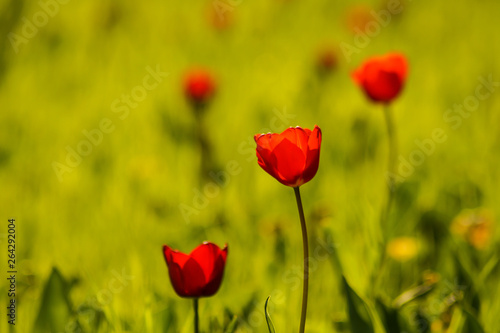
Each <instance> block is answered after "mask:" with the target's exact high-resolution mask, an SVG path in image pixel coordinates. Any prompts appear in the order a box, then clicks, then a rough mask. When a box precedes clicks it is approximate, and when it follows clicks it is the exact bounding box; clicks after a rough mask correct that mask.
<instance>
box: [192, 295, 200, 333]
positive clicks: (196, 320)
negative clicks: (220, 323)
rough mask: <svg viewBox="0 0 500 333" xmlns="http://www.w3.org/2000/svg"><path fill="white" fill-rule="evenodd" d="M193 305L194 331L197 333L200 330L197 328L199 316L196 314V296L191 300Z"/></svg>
mask: <svg viewBox="0 0 500 333" xmlns="http://www.w3.org/2000/svg"><path fill="white" fill-rule="evenodd" d="M193 307H194V333H198V332H199V331H200V329H199V322H200V318H199V316H198V298H195V299H194V300H193Z"/></svg>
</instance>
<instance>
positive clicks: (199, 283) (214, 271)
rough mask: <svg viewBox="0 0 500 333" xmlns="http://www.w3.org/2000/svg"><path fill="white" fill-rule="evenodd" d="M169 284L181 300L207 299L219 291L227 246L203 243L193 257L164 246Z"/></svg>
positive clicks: (192, 254) (191, 254) (192, 253)
mask: <svg viewBox="0 0 500 333" xmlns="http://www.w3.org/2000/svg"><path fill="white" fill-rule="evenodd" d="M163 255H164V256H165V261H166V262H167V266H168V273H169V275H170V281H171V282H172V285H173V286H174V290H175V292H176V293H177V294H178V295H179V296H181V297H196V298H198V297H208V296H212V295H213V294H215V293H216V292H217V290H219V287H220V284H221V282H222V276H223V275H224V266H225V265H226V257H227V245H226V246H225V247H224V249H222V250H221V249H220V248H219V247H218V246H217V245H215V244H213V243H209V242H204V243H203V244H201V245H200V246H198V247H197V248H195V249H194V250H193V251H192V252H191V253H190V254H184V253H181V252H179V251H177V250H172V249H171V248H170V247H168V246H167V245H163Z"/></svg>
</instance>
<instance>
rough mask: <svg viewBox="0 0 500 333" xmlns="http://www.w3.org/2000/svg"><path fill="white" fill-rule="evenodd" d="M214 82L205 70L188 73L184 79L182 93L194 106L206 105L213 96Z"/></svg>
mask: <svg viewBox="0 0 500 333" xmlns="http://www.w3.org/2000/svg"><path fill="white" fill-rule="evenodd" d="M215 88H216V84H215V80H214V78H213V77H212V74H211V73H210V72H209V71H207V70H205V69H196V70H192V71H190V72H189V73H188V74H187V75H186V77H185V79H184V92H185V94H186V97H187V98H188V100H189V101H190V102H191V103H193V104H194V105H196V106H199V105H203V104H205V103H207V102H208V101H209V100H210V99H211V98H212V97H213V95H214V94H215Z"/></svg>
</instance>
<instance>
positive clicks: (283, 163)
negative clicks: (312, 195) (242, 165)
mask: <svg viewBox="0 0 500 333" xmlns="http://www.w3.org/2000/svg"><path fill="white" fill-rule="evenodd" d="M254 139H255V142H256V143H257V158H258V163H259V165H260V166H261V168H262V169H264V170H265V171H266V172H267V173H268V174H270V175H271V176H273V177H274V178H276V179H277V180H278V181H279V182H280V183H282V184H283V185H286V186H291V187H298V186H300V185H303V184H305V183H307V182H308V181H310V180H311V179H312V178H313V177H314V176H315V175H316V172H317V171H318V166H319V150H320V146H321V129H320V128H319V127H318V126H314V130H312V131H311V130H310V129H307V128H306V129H303V128H301V127H299V126H297V127H295V128H294V127H290V128H288V129H286V130H285V131H283V132H282V133H281V134H277V133H268V134H256V135H255V136H254Z"/></svg>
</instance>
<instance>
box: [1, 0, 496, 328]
mask: <svg viewBox="0 0 500 333" xmlns="http://www.w3.org/2000/svg"><path fill="white" fill-rule="evenodd" d="M47 3H51V4H52V5H51V7H50V6H49V7H46V5H44V4H47ZM54 4H56V5H54ZM400 6H401V8H402V11H401V12H400V13H399V14H395V15H391V16H390V18H391V21H390V22H389V23H388V24H387V25H386V26H381V25H380V24H379V28H380V31H379V32H378V33H374V34H372V35H373V36H372V37H370V36H368V37H367V38H368V42H367V43H365V44H366V45H365V44H363V45H362V46H363V47H359V46H360V45H359V44H356V40H355V38H358V42H359V30H356V29H361V30H362V29H363V27H365V24H366V23H367V22H373V20H374V17H373V14H372V13H371V12H370V11H372V10H374V11H375V12H380V11H381V10H386V9H387V3H383V2H380V1H368V2H362V1H360V2H354V1H350V2H343V3H342V2H334V1H326V0H324V1H297V0H290V1H284V0H283V1H279V0H273V1H269V0H256V1H249V0H241V1H229V0H227V1H224V0H216V1H215V2H212V1H188V2H185V3H184V2H183V1H158V0H151V1H146V2H138V1H128V0H122V1H118V0H115V1H113V0H104V1H66V3H64V4H63V3H60V2H55V1H50V0H42V1H41V2H37V1H21V0H10V1H9V0H2V1H0V13H1V15H0V16H1V20H0V31H1V35H2V39H1V40H0V101H1V105H2V107H1V110H2V111H1V112H0V184H1V186H2V190H1V191H0V203H1V205H0V207H1V208H2V210H1V213H2V218H3V219H4V223H3V224H2V227H1V228H0V240H1V244H2V245H1V249H2V251H1V253H2V259H1V260H0V262H1V267H2V276H4V275H3V274H4V271H5V272H6V271H7V268H6V264H7V259H8V258H7V254H8V253H7V245H6V240H7V238H6V234H7V219H8V218H15V219H16V231H17V238H16V255H17V269H18V274H17V302H18V309H17V322H16V325H15V327H13V326H12V325H9V324H8V323H7V320H6V315H5V310H6V304H7V302H8V298H7V291H6V290H7V287H8V285H7V281H6V279H5V278H2V279H0V281H1V282H0V287H1V289H0V290H1V293H0V304H1V308H2V309H3V310H2V311H0V312H1V313H2V319H1V321H0V331H2V332H8V331H9V330H10V332H31V331H36V329H38V331H42V332H79V331H82V332H191V331H192V309H191V306H192V304H191V302H190V301H189V300H185V299H181V298H179V297H178V296H177V295H176V294H175V293H174V291H173V288H172V287H171V285H170V281H169V279H168V273H167V268H166V265H165V262H164V259H163V255H162V253H161V251H160V250H161V247H162V245H163V244H169V245H170V246H172V247H174V248H178V249H179V250H181V251H183V252H190V251H191V250H192V249H193V248H194V247H195V246H197V245H198V244H200V243H201V242H202V241H204V240H210V241H213V242H215V243H217V244H219V245H220V246H222V245H223V244H224V243H228V244H229V255H228V262H227V266H226V272H225V279H224V281H223V284H222V286H221V288H220V290H219V292H218V293H217V294H216V295H215V296H214V297H211V298H209V299H203V300H201V302H200V311H201V313H200V316H201V328H202V331H204V332H224V331H227V332H229V331H231V330H232V328H231V327H228V326H229V325H228V324H229V322H230V321H231V320H233V318H234V316H237V319H236V321H237V327H236V328H235V331H236V332H265V331H267V327H266V324H265V318H264V314H263V306H264V301H265V299H266V298H267V296H268V295H272V299H271V307H270V310H271V311H270V312H271V316H272V318H273V321H274V324H275V326H276V328H277V330H278V332H291V331H296V329H297V327H298V319H299V313H300V296H301V288H300V274H301V273H300V270H301V265H300V263H301V258H302V248H301V235H300V225H299V220H298V216H297V208H296V206H295V201H294V197H293V191H292V190H291V189H290V188H286V187H284V186H282V185H281V184H279V183H278V182H277V181H276V180H274V179H272V178H271V177H270V176H269V175H267V174H266V173H265V172H264V171H263V170H261V169H260V167H259V166H258V165H257V162H256V158H255V156H254V151H253V149H254V147H255V146H254V143H253V135H254V134H256V133H260V132H263V131H268V130H273V131H278V132H281V131H282V130H284V129H285V128H287V127H288V126H296V125H300V126H303V127H307V128H312V127H313V126H314V125H315V124H317V125H319V126H320V127H321V129H322V132H323V144H322V149H321V163H320V167H319V171H318V173H317V175H316V177H315V178H314V179H313V180H312V181H311V182H310V183H308V184H306V185H304V186H303V187H302V197H303V200H304V209H305V212H306V215H307V221H308V225H309V232H310V246H311V252H312V255H313V259H311V261H312V262H313V263H314V265H313V264H311V265H312V268H311V270H312V271H311V278H310V298H309V299H310V305H309V310H308V321H307V331H308V332H350V331H352V332H362V331H363V330H365V332H369V331H370V329H368V328H363V327H370V325H371V326H373V327H374V331H375V332H384V331H387V332H396V331H397V332H481V331H482V330H484V331H485V332H499V331H498V314H499V313H500V300H499V298H498V297H496V295H499V294H500V284H499V283H498V282H499V278H500V268H499V263H498V261H499V259H500V246H499V243H498V240H499V230H498V229H499V228H495V226H496V219H495V216H498V215H499V213H500V211H499V209H500V206H499V205H498V195H497V194H496V191H497V190H498V187H499V185H500V182H499V176H500V170H499V168H498V166H499V162H500V155H499V154H498V149H499V147H500V136H499V133H500V132H499V124H500V114H499V112H498V110H499V109H500V98H499V97H498V96H499V94H500V91H492V92H491V95H490V97H489V98H487V99H485V100H484V101H480V103H479V105H478V107H477V109H476V110H475V111H474V112H472V113H470V115H468V117H461V118H460V120H461V121H462V122H461V124H460V126H455V127H458V128H453V127H452V126H450V125H451V124H450V122H447V121H446V120H445V118H444V115H445V113H446V111H447V110H448V109H450V108H453V106H454V104H463V103H464V100H465V99H466V98H467V97H468V96H474V94H475V90H476V87H477V86H478V84H480V81H479V80H478V77H483V78H485V79H486V78H488V76H490V75H491V76H492V79H493V81H497V80H500V68H499V66H498V63H499V62H498V59H499V57H498V55H499V54H500V53H499V48H500V43H498V28H497V27H498V24H497V23H498V15H497V14H498V13H499V12H500V2H498V1H494V0H482V1H476V2H473V1H465V0H457V1H454V2H452V3H451V2H445V1H429V0H413V1H410V0H406V1H404V2H402V3H400ZM43 8H45V11H47V10H48V11H49V12H50V13H51V14H53V15H47V14H46V15H45V16H44V15H43V14H40V12H42V13H43V11H44V9H43ZM47 8H48V9H47ZM217 10H219V12H217ZM221 11H222V12H221ZM50 13H49V14H50ZM219 14H220V15H219ZM44 17H45V18H46V20H44V19H43V18H44ZM36 20H38V21H36ZM45 21H46V22H45ZM27 22H28V23H27ZM29 22H31V23H32V24H34V23H33V22H35V23H36V22H38V23H37V24H38V25H39V26H38V27H37V26H36V25H34V26H33V27H34V28H35V29H33V28H32V29H31V30H30V27H29V25H30V23H29ZM375 22H377V21H375ZM356 27H357V28H356ZM356 31H358V32H356ZM13 34H14V35H13ZM27 36H29V38H27ZM356 36H358V37H356ZM346 44H349V45H351V46H354V47H356V45H357V46H358V48H357V52H355V53H354V54H352V57H345V55H344V53H343V51H342V47H344V49H345V46H346ZM390 51H399V52H402V53H403V54H405V55H406V56H407V57H408V60H409V77H408V81H407V84H406V87H405V90H404V92H403V93H402V94H401V96H400V97H399V98H398V99H397V100H396V102H395V103H393V105H392V106H391V112H392V113H393V115H394V118H395V124H396V130H397V133H398V140H399V141H398V145H399V153H400V154H401V156H403V157H404V158H405V159H408V158H409V156H410V154H411V153H412V152H413V151H415V150H416V149H418V147H417V146H416V144H415V140H425V139H428V138H431V133H432V131H433V130H434V129H435V128H442V129H443V130H444V132H445V133H446V135H447V140H446V141H445V142H444V143H439V144H436V146H435V150H434V151H433V153H432V154H430V156H427V155H425V161H424V162H423V163H422V164H421V165H419V166H417V167H415V170H414V172H413V173H412V174H411V175H410V176H409V177H407V178H406V179H405V181H404V182H403V183H401V184H399V185H398V187H397V190H396V192H395V201H394V206H393V209H392V211H391V214H390V216H389V219H388V221H387V223H384V224H383V226H382V227H381V224H380V221H379V219H380V214H381V211H382V209H383V207H384V205H385V201H386V192H387V190H386V185H385V184H386V183H385V172H386V169H387V165H386V160H387V157H386V156H387V139H386V132H385V124H384V119H383V113H382V109H381V107H380V106H377V105H373V104H372V103H370V102H369V101H368V100H367V99H366V98H365V96H364V95H363V94H362V92H361V91H360V89H359V88H358V87H356V86H355V84H354V83H353V82H352V80H351V78H350V73H351V71H352V70H354V69H355V68H356V67H357V66H359V64H360V63H361V62H362V61H363V60H364V59H366V58H368V57H370V56H373V55H380V54H385V53H387V52H390ZM322 52H330V54H333V56H334V58H336V59H337V61H336V62H334V65H333V67H332V68H321V64H320V63H321V62H320V60H319V59H321V56H322V55H323V53H322ZM348 58H349V59H348ZM199 66H202V67H204V68H207V69H209V70H210V71H211V72H212V73H213V75H214V77H215V79H216V82H217V95H216V96H215V98H214V99H213V101H212V103H210V106H209V107H208V108H207V110H206V112H205V114H204V115H203V118H202V119H201V120H199V122H201V123H198V124H197V120H196V117H195V116H194V114H193V112H192V110H191V109H190V106H189V104H188V103H187V101H186V100H185V97H184V94H183V77H184V75H185V73H186V72H187V71H189V70H190V69H191V68H194V67H199ZM318 66H319V67H320V68H318ZM147 67H149V68H151V69H153V70H154V69H157V68H159V69H160V70H161V71H162V72H166V73H168V76H165V77H163V78H162V80H161V82H160V83H159V84H158V86H157V87H156V88H155V89H153V90H151V91H147V96H146V97H145V98H144V100H142V101H140V102H138V103H137V106H136V107H135V108H130V113H129V114H128V116H127V117H124V119H120V117H119V116H120V115H121V113H115V112H113V110H112V106H111V105H112V103H113V102H114V101H115V100H116V99H119V98H121V96H122V95H123V94H125V95H127V94H128V95H130V94H131V91H132V90H133V89H134V88H135V87H137V86H140V85H142V83H143V79H144V77H145V76H146V75H148V70H147V69H146V68H147ZM491 89H492V90H494V89H498V87H496V86H493V87H492V88H491ZM284 112H286V114H287V115H288V118H284V119H280V121H277V122H276V121H273V119H275V117H276V116H277V114H283V113H284ZM456 115H457V114H455V116H456ZM105 118H107V119H109V120H110V121H111V122H112V126H114V127H113V128H114V130H112V131H111V133H104V134H103V137H102V142H100V144H98V145H92V152H91V153H89V154H88V156H83V157H82V160H81V163H80V164H79V165H78V166H76V167H74V168H69V170H71V171H68V172H64V173H63V174H62V176H61V179H59V178H58V176H57V173H56V172H55V171H54V167H53V164H54V162H57V163H61V164H66V157H67V147H68V146H69V147H71V148H72V149H77V147H78V145H79V144H80V143H81V142H82V140H86V137H85V135H84V134H83V132H82V131H84V130H87V131H91V130H93V129H97V128H99V126H100V123H101V121H102V120H103V119H105ZM199 126H203V128H204V129H205V133H206V136H205V138H204V140H206V141H207V142H208V143H209V145H210V147H211V150H210V158H211V165H210V168H211V170H212V171H213V172H218V173H219V174H220V172H221V171H224V170H226V167H227V164H228V163H229V162H230V161H236V163H237V165H238V166H239V168H238V171H239V172H238V173H237V174H235V175H232V176H229V177H228V178H227V181H226V182H225V183H224V184H223V186H219V187H218V193H216V194H214V195H211V196H209V197H205V201H203V199H200V197H199V196H197V195H196V194H195V193H196V191H201V193H204V191H205V189H206V184H209V183H210V182H213V180H211V179H210V176H208V175H207V172H206V171H207V170H205V171H200V166H201V165H202V163H201V161H200V156H202V155H201V153H200V146H199V144H198V141H197V134H196V131H197V128H198V129H199ZM196 200H201V201H199V202H198V204H200V205H201V206H203V207H200V206H198V208H200V209H197V208H194V209H195V210H196V213H194V214H192V215H190V216H189V219H186V218H185V216H183V214H182V211H181V209H180V207H186V206H190V207H194V205H196V203H197V202H196ZM182 205H185V206H182ZM382 239H387V240H389V244H388V247H387V256H386V257H385V260H384V265H383V266H382V267H380V266H379V265H378V260H379V258H380V257H381V255H382V253H383V252H384V250H383V248H382V247H381V246H384V245H383V243H382ZM315 250H317V251H315ZM315 253H316V254H315ZM336 256H338V258H339V260H340V263H341V266H342V269H341V270H340V268H339V266H338V265H337V264H336V260H335V259H334V258H335V257H336ZM342 275H344V276H345V278H346V280H347V281H348V282H349V285H350V286H351V287H352V290H351V289H349V288H347V286H346V285H345V284H343V283H342V279H341V277H342ZM374 275H375V276H378V282H377V285H374V284H373V280H372V276H374ZM5 276H7V274H6V273H5ZM117 276H119V277H120V278H117ZM375 286H376V288H375ZM412 288H417V289H413V292H416V294H419V293H422V294H423V295H421V296H420V297H414V296H416V295H413V296H408V294H407V298H406V299H405V300H406V302H403V303H404V304H403V303H401V302H399V303H398V302H396V303H394V300H395V299H396V298H397V297H398V296H399V295H401V294H402V293H404V292H405V291H407V290H411V289H412ZM373 289H375V290H373ZM346 290H347V296H349V297H346ZM349 290H351V291H349ZM354 291H355V292H356V294H357V295H359V297H360V298H356V297H355V296H353V295H354ZM403 299H404V298H403ZM348 300H351V301H350V302H349V301H348ZM362 300H364V301H362ZM399 300H400V301H401V298H400V299H399ZM359 308H361V310H359ZM363 308H364V309H365V310H366V313H365V316H364V319H363V312H364V310H363ZM356 309H358V310H356ZM367 313H368V314H369V316H366V314H367ZM360 314H361V317H359V318H358V319H356V318H357V317H356V315H360ZM395 318H399V319H397V320H398V322H399V324H398V326H397V327H395V326H394V324H391V323H394V322H395V321H396V319H395ZM360 325H361V326H360ZM363 325H368V326H363ZM479 326H481V327H482V329H481V328H480V327H479ZM359 327H361V328H359Z"/></svg>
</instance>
